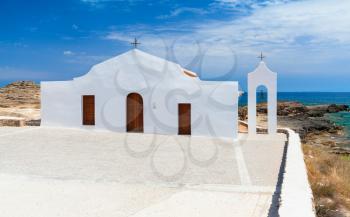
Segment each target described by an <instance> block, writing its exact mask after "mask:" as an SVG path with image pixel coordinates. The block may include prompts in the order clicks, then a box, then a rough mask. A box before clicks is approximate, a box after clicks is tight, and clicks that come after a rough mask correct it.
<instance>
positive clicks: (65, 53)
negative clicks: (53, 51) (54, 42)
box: [63, 50, 74, 56]
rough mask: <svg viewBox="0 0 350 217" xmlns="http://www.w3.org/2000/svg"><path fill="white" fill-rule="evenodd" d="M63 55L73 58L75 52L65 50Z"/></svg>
mask: <svg viewBox="0 0 350 217" xmlns="http://www.w3.org/2000/svg"><path fill="white" fill-rule="evenodd" d="M63 55H64V56H73V55H74V52H73V51H70V50H65V51H63Z"/></svg>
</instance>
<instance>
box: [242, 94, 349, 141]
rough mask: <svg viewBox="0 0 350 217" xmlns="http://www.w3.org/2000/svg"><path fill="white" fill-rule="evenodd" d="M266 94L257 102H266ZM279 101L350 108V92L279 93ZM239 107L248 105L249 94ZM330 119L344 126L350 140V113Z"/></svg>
mask: <svg viewBox="0 0 350 217" xmlns="http://www.w3.org/2000/svg"><path fill="white" fill-rule="evenodd" d="M264 94H266V93H259V92H258V93H257V102H258V103H259V102H266V98H267V97H266V95H264ZM277 100H278V101H297V102H300V103H302V104H304V105H324V104H345V105H349V106H350V92H341V93H337V92H279V93H277ZM239 105H240V106H245V105H247V93H244V94H243V95H242V96H241V97H240V99H239ZM326 117H327V118H328V119H330V120H331V121H333V122H334V123H336V124H337V125H340V126H343V127H344V129H345V132H346V133H347V137H348V139H350V112H339V113H333V114H328V115H327V116H326Z"/></svg>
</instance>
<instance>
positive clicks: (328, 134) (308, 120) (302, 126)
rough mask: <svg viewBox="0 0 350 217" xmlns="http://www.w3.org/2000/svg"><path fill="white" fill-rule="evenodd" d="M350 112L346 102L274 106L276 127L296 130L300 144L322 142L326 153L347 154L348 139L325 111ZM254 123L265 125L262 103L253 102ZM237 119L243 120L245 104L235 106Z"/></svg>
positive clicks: (349, 150)
mask: <svg viewBox="0 0 350 217" xmlns="http://www.w3.org/2000/svg"><path fill="white" fill-rule="evenodd" d="M344 111H346V112H350V108H349V106H348V105H335V104H331V105H319V106H305V105H303V104H301V103H299V102H279V103H278V106H277V114H278V125H279V127H288V128H291V129H293V130H294V131H296V132H297V133H299V135H300V137H301V140H302V142H303V143H308V144H313V145H324V146H327V147H329V148H330V152H334V153H336V154H344V155H350V148H349V147H350V141H349V140H348V138H347V135H346V132H345V131H344V128H343V127H342V126H338V125H336V124H335V123H333V122H332V121H331V120H329V119H328V118H327V117H326V114H330V113H337V112H344ZM257 116H258V124H259V125H261V126H262V127H264V126H266V122H267V119H266V116H267V107H266V103H260V104H258V105H257ZM239 118H240V120H247V107H246V106H245V107H240V108H239Z"/></svg>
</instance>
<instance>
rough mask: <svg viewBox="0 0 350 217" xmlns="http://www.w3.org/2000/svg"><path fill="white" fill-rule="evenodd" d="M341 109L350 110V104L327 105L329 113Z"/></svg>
mask: <svg viewBox="0 0 350 217" xmlns="http://www.w3.org/2000/svg"><path fill="white" fill-rule="evenodd" d="M341 111H349V106H348V105H336V104H332V105H329V106H328V107H327V112H328V113H337V112H341Z"/></svg>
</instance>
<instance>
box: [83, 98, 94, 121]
mask: <svg viewBox="0 0 350 217" xmlns="http://www.w3.org/2000/svg"><path fill="white" fill-rule="evenodd" d="M83 125H95V96H92V95H89V96H83Z"/></svg>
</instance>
